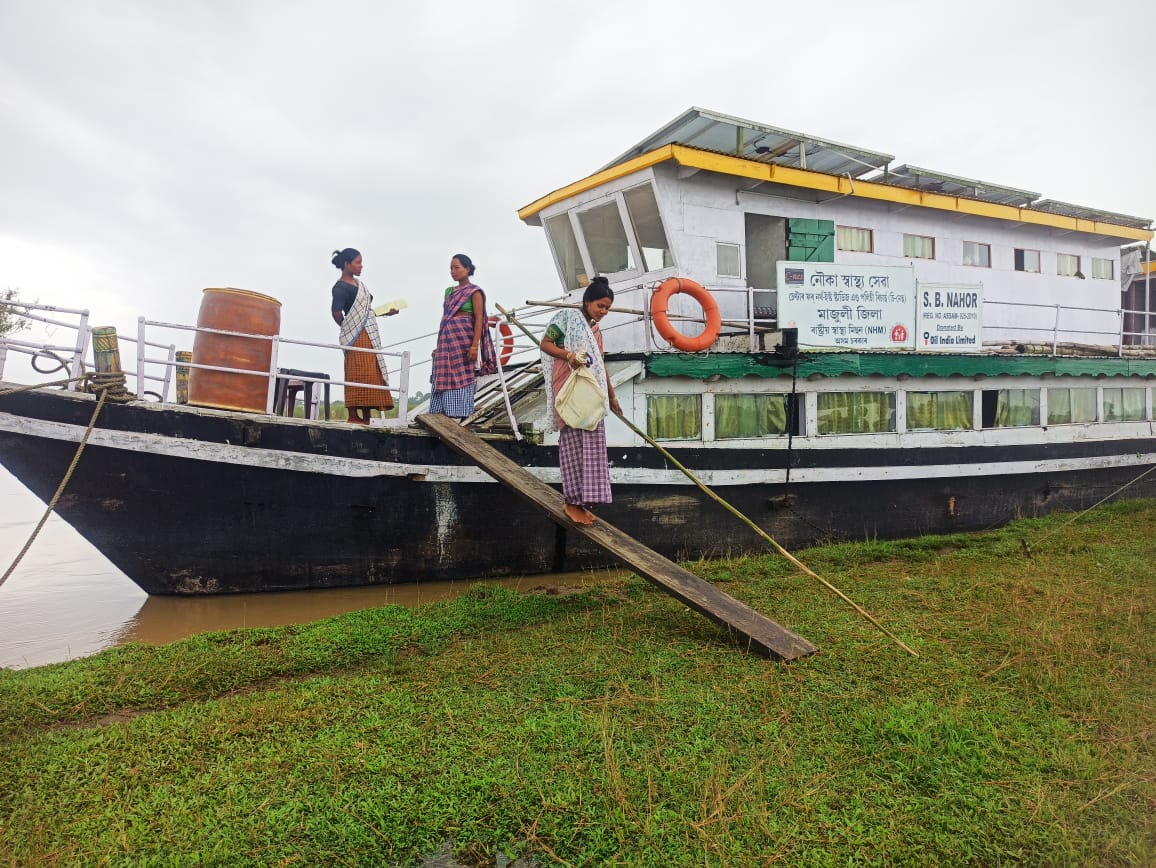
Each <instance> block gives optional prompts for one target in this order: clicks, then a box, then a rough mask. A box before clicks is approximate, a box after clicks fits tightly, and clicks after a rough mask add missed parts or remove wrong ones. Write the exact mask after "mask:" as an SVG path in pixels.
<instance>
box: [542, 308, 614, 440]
mask: <svg viewBox="0 0 1156 868" xmlns="http://www.w3.org/2000/svg"><path fill="white" fill-rule="evenodd" d="M550 325H556V326H558V328H559V329H561V330H562V346H563V347H565V348H566V352H569V353H586V356H587V358H589V359H590V373H592V374H593V375H594V379H596V380H597V381H598V385H599V386H600V387H601V388H602V394H603V395H609V394H610V390H609V389H608V388H607V387H606V363H605V361H604V360H603V359H602V350H600V349H599V348H598V340H597V339H596V338H595V337H594V331H593V330H592V329H591V328H590V323H589V322H587V320H586V315H585V314H584V313H583V312H582V311H580V310H575V309H573V308H566V309H565V310H561V311H559V312H558V313H557V314H555V315H554V318H553V319H552V320H550ZM555 361H557V359H555V358H554V357H553V356H548V355H546V354H545V353H542V371H543V373H544V374H545V376H544V377H543V379H544V380H545V383H546V430H547V431H553V430H555V429H556V428H557V423H556V422H555V420H554V376H553V374H554V369H553V364H554V362H555Z"/></svg>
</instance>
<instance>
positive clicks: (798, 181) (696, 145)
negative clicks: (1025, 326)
mask: <svg viewBox="0 0 1156 868" xmlns="http://www.w3.org/2000/svg"><path fill="white" fill-rule="evenodd" d="M668 160H673V161H674V162H675V163H677V164H678V165H680V166H685V167H688V168H694V169H702V170H706V171H712V172H717V173H721V174H728V175H735V176H738V177H742V178H745V179H748V181H754V182H755V184H756V185H760V184H766V185H768V186H771V187H775V186H778V187H780V189H784V190H788V191H789V190H790V188H796V189H797V188H803V189H806V190H808V191H809V195H814V196H817V197H818V198H819V199H820V200H822V199H823V198H824V197H826V198H835V197H839V196H860V197H865V198H871V199H877V200H882V201H888V202H894V203H897V204H901V205H906V206H911V205H915V206H922V207H928V208H935V209H938V210H947V211H955V212H958V213H964V214H973V215H977V216H983V217H992V218H996V219H1004V220H1011V221H1015V222H1023V223H1033V224H1036V225H1042V226H1051V227H1053V228H1058V229H1063V230H1065V231H1070V232H1085V233H1089V234H1094V235H1102V236H1106V237H1111V238H1120V239H1125V240H1139V241H1147V240H1151V238H1152V237H1153V232H1152V222H1153V221H1152V219H1151V218H1148V217H1135V216H1132V215H1127V214H1120V213H1118V212H1114V211H1105V210H1102V209H1098V208H1089V207H1085V206H1082V205H1072V204H1069V203H1063V202H1057V201H1055V200H1053V199H1044V198H1042V197H1041V194H1040V193H1036V192H1034V191H1031V190H1022V189H1019V188H1016V187H1009V186H1006V185H1002V184H995V183H991V182H988V181H981V180H976V179H973V178H965V177H961V176H958V175H950V174H947V173H945V172H939V171H935V170H931V169H924V168H921V167H918V166H912V165H910V164H905V165H901V166H898V167H896V168H894V169H892V168H890V165H891V163H892V162H894V161H895V157H894V156H893V155H892V154H887V153H884V152H882V151H875V150H871V149H868V148H863V147H859V146H857V145H848V144H843V143H840V142H835V141H831V140H829V139H823V138H820V137H818V136H812V135H809V134H807V133H798V132H794V131H791V130H787V129H783V128H780V127H772V126H768V125H766V124H761V123H756V122H755V121H749V120H745V119H743V118H736V117H730V116H729V115H724V114H719V113H718V112H712V111H708V110H706V109H701V108H691V109H688V110H687V111H685V112H683V113H682V114H681V115H679V116H678V117H676V118H675V119H674V120H672V121H671V122H670V123H668V124H666V125H664V126H663V127H661V128H660V129H659V130H657V131H656V132H654V133H652V134H651V135H649V136H647V137H646V138H645V139H643V140H642V141H641V142H638V143H637V144H635V145H634V146H632V147H631V148H629V149H627V150H626V151H624V152H623V153H621V154H619V155H618V156H617V157H616V158H615V159H613V160H612V161H610V162H609V163H607V164H606V165H605V166H603V167H602V168H601V169H599V170H598V171H597V172H595V173H594V174H593V175H590V176H588V177H586V178H583V179H582V180H580V181H576V182H574V183H573V184H569V185H567V186H565V187H562V188H560V189H558V190H555V191H553V192H552V193H549V194H547V195H546V196H543V197H541V198H540V199H538V200H537V201H535V202H532V203H531V204H529V205H527V206H525V207H524V208H522V209H521V210H519V212H518V216H519V217H520V218H521V219H522V220H524V221H526V222H527V223H529V224H531V225H540V224H541V218H540V216H539V213H540V212H541V211H542V210H544V209H545V208H548V207H549V206H551V205H553V204H556V203H557V202H561V201H564V200H566V199H569V198H571V197H572V196H575V195H577V194H579V193H582V192H585V191H586V190H590V189H593V188H595V187H598V186H600V185H602V184H605V183H608V182H610V181H613V180H615V179H617V178H621V177H624V176H625V175H629V174H632V173H633V172H637V171H639V170H641V169H645V168H648V167H650V166H654V165H657V164H658V163H662V162H666V161H668Z"/></svg>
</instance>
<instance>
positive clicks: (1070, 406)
mask: <svg viewBox="0 0 1156 868" xmlns="http://www.w3.org/2000/svg"><path fill="white" fill-rule="evenodd" d="M1143 404H1144V402H1143V401H1141V402H1140V405H1141V407H1143ZM1095 421H1096V390H1095V389H1048V424H1049V425H1071V424H1075V423H1077V422H1095Z"/></svg>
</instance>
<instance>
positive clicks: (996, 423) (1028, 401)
mask: <svg viewBox="0 0 1156 868" xmlns="http://www.w3.org/2000/svg"><path fill="white" fill-rule="evenodd" d="M1039 424H1040V390H1039V389H985V390H984V392H983V427H984V428H1017V427H1023V426H1028V425H1039Z"/></svg>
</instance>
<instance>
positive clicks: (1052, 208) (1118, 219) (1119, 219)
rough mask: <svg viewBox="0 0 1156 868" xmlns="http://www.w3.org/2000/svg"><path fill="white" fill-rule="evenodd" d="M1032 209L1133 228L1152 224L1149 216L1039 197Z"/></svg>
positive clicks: (1146, 226) (1144, 227)
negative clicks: (1134, 215)
mask: <svg viewBox="0 0 1156 868" xmlns="http://www.w3.org/2000/svg"><path fill="white" fill-rule="evenodd" d="M1032 210H1033V211H1046V212H1047V213H1049V214H1062V215H1063V216H1065V217H1075V218H1076V219H1078V220H1098V221H1100V222H1101V223H1115V224H1116V225H1117V226H1130V227H1132V228H1133V229H1147V228H1148V227H1149V226H1151V225H1152V219H1151V218H1150V217H1133V216H1131V215H1129V214H1117V213H1116V212H1114V211H1101V210H1100V209H1098V208H1086V207H1084V206H1083V205H1073V204H1071V203H1070V202H1057V201H1056V200H1055V199H1041V200H1039V201H1038V202H1033V203H1032Z"/></svg>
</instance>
